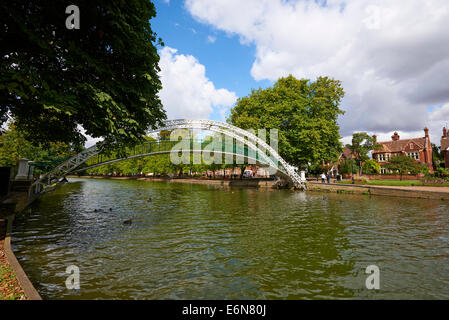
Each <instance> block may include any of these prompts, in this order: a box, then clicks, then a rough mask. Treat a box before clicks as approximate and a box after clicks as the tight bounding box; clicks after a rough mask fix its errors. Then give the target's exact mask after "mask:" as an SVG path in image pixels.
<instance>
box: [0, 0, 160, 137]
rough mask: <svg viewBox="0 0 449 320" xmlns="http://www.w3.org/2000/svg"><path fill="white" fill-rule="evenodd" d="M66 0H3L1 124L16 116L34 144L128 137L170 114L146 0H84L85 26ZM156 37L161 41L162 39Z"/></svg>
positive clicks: (149, 4)
mask: <svg viewBox="0 0 449 320" xmlns="http://www.w3.org/2000/svg"><path fill="white" fill-rule="evenodd" d="M68 4H70V3H68V2H64V1H25V0H3V1H1V2H0V12H2V32H1V33H0V42H1V44H2V45H1V47H0V57H1V65H0V97H1V98H0V124H3V123H4V122H5V121H6V120H7V118H8V117H12V118H13V119H14V121H15V123H16V126H17V127H18V128H19V129H20V131H22V132H23V134H24V135H25V138H26V139H27V140H29V141H32V142H46V141H59V142H61V141H62V142H67V143H69V142H78V143H82V142H84V141H85V138H84V136H83V135H82V134H81V132H80V130H79V127H80V126H82V127H83V128H84V129H85V130H86V133H87V134H88V135H90V136H92V137H104V138H105V139H106V141H108V142H111V143H112V142H118V143H130V142H135V141H137V140H139V139H141V138H142V137H143V135H144V134H145V131H146V130H147V129H148V128H149V127H154V126H156V125H157V124H158V123H159V122H160V121H161V120H163V119H165V112H164V110H163V108H162V104H161V102H160V100H159V98H158V96H157V93H158V91H159V90H160V89H161V82H160V80H159V78H158V71H159V67H158V62H159V56H158V53H157V48H156V46H155V45H154V44H153V43H155V42H156V41H157V40H156V34H155V33H153V32H152V30H151V26H150V23H149V20H150V19H151V18H153V17H154V16H155V15H156V10H155V7H154V5H153V3H152V2H151V1H149V0H128V1H102V0H100V1H95V2H94V3H92V1H87V0H79V1H76V3H75V4H76V5H77V6H78V7H79V9H80V21H81V25H80V29H79V30H68V29H66V27H65V20H66V18H67V17H68V15H67V14H65V8H66V6H67V5H68ZM159 43H161V41H160V39H159Z"/></svg>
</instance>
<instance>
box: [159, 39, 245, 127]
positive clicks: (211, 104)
mask: <svg viewBox="0 0 449 320" xmlns="http://www.w3.org/2000/svg"><path fill="white" fill-rule="evenodd" d="M160 57H161V59H160V62H159V66H160V68H161V72H160V74H159V75H160V79H161V81H162V90H161V91H160V93H159V96H160V98H161V101H162V104H163V105H164V108H165V110H166V111H167V117H168V119H177V118H201V119H208V118H209V116H210V115H211V114H212V112H213V111H214V108H219V109H217V110H222V109H223V108H224V109H225V110H227V109H229V108H230V106H232V105H233V104H234V103H235V101H236V100H237V96H236V95H235V93H234V92H230V91H228V90H226V89H216V88H215V86H214V84H213V83H212V81H210V80H209V79H208V78H207V77H206V68H205V67H204V66H203V65H202V64H200V63H199V62H198V60H197V59H196V58H195V57H193V56H191V55H183V54H178V53H177V50H176V49H173V48H170V47H165V48H163V49H162V50H161V52H160Z"/></svg>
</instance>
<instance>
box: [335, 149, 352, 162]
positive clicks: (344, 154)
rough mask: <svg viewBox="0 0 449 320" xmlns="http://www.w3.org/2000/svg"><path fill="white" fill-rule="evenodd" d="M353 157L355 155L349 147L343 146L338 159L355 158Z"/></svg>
mask: <svg viewBox="0 0 449 320" xmlns="http://www.w3.org/2000/svg"><path fill="white" fill-rule="evenodd" d="M355 158H356V156H355V155H354V153H353V152H352V151H351V149H349V148H348V147H344V148H343V152H342V153H340V157H339V160H340V161H341V160H348V159H355Z"/></svg>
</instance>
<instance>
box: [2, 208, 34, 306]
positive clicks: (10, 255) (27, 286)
mask: <svg viewBox="0 0 449 320" xmlns="http://www.w3.org/2000/svg"><path fill="white" fill-rule="evenodd" d="M6 219H7V221H8V223H7V227H6V237H5V244H4V248H5V253H6V259H8V262H9V264H10V265H11V268H12V269H13V271H14V274H15V275H16V277H17V280H18V281H19V284H20V286H21V287H22V289H23V291H24V292H25V296H26V297H27V298H28V299H29V300H42V298H41V296H40V295H39V293H38V292H37V290H36V289H35V288H34V286H33V284H32V283H31V281H30V279H28V277H27V275H26V273H25V271H24V270H23V268H22V266H21V265H20V263H19V261H17V258H16V256H15V255H14V252H13V251H12V249H11V231H12V223H13V221H14V215H11V216H8V217H6Z"/></svg>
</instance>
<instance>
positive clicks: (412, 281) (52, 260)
mask: <svg viewBox="0 0 449 320" xmlns="http://www.w3.org/2000/svg"><path fill="white" fill-rule="evenodd" d="M149 198H151V201H148V199H149ZM448 211H449V210H448V205H447V203H445V202H443V201H431V200H418V199H402V198H388V197H369V196H353V195H336V194H319V193H307V194H304V193H299V192H292V191H287V190H257V189H242V188H234V187H233V188H224V187H221V186H205V185H189V184H180V183H163V182H145V181H126V180H120V181H116V180H87V179H86V180H82V179H72V180H71V183H69V184H66V185H63V186H61V187H60V188H58V189H57V190H56V191H54V192H53V193H51V194H48V195H46V196H45V197H43V198H42V199H41V200H40V201H39V202H38V203H36V204H35V205H34V206H33V207H32V210H31V213H29V214H24V215H21V216H19V217H17V219H16V221H15V230H14V234H13V244H14V249H15V252H16V254H17V256H18V258H19V260H20V262H21V263H22V265H23V267H24V269H25V271H26V272H27V274H29V276H30V278H31V280H32V282H33V283H34V284H35V286H36V288H37V289H38V291H39V292H40V293H41V295H42V296H43V297H44V298H50V299H52V298H53V299H54V298H64V299H73V298H83V299H107V298H120V299H251V298H254V299H263V298H265V299H327V298H343V299H345V298H369V299H379V298H381V299H384V298H390V299H397V298H403V299H414V298H416V299H418V298H419V299H421V298H424V299H427V298H448V297H449V292H448V291H449V290H448V289H447V288H448V282H449V276H448V274H449V273H448V271H449V266H448V257H449V238H448V234H449V230H448V224H447V221H448V215H449V212H448ZM129 219H131V220H132V224H131V225H124V224H123V221H125V220H129ZM71 264H74V265H77V266H78V267H79V268H80V272H81V275H80V276H81V289H80V290H79V291H77V292H72V291H69V290H67V289H66V288H65V285H64V282H65V279H66V277H67V274H65V269H66V267H67V266H68V265H71ZM370 264H376V265H378V266H379V268H380V270H381V290H379V291H370V290H367V289H366V288H365V279H366V275H365V273H364V271H365V268H366V267H367V266H368V265H370Z"/></svg>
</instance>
